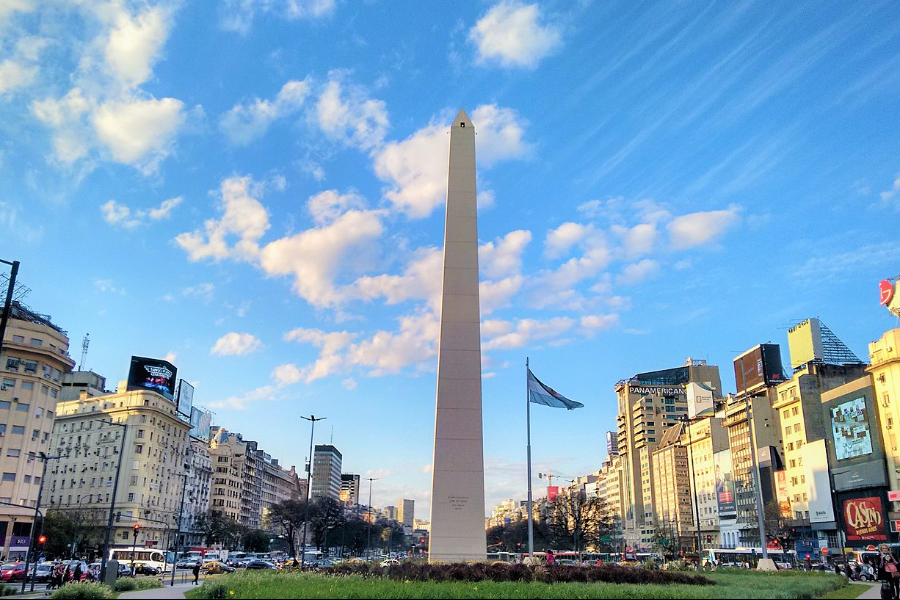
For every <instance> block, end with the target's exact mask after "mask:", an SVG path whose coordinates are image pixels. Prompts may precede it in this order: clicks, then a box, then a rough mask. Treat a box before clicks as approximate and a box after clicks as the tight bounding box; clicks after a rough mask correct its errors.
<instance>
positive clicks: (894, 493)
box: [888, 490, 900, 502]
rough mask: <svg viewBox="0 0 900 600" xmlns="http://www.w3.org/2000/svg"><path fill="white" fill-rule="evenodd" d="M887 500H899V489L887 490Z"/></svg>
mask: <svg viewBox="0 0 900 600" xmlns="http://www.w3.org/2000/svg"><path fill="white" fill-rule="evenodd" d="M888 502H900V490H890V491H888Z"/></svg>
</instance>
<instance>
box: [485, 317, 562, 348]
mask: <svg viewBox="0 0 900 600" xmlns="http://www.w3.org/2000/svg"><path fill="white" fill-rule="evenodd" d="M574 325H575V320H573V319H571V318H570V317H554V318H552V319H548V320H546V321H541V320H538V319H521V320H519V321H517V322H516V323H515V324H514V325H513V324H510V323H509V322H506V321H502V320H500V321H499V322H498V321H496V320H494V321H485V322H484V324H483V326H482V330H481V332H482V337H483V338H485V342H484V343H483V344H482V348H483V349H484V350H509V349H512V348H524V347H525V346H527V345H529V344H532V343H534V342H536V341H538V340H546V339H551V338H555V337H558V336H559V335H561V334H562V333H565V332H567V331H569V330H571V329H572V327H573V326H574ZM492 334H496V335H492Z"/></svg>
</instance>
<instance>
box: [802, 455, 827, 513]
mask: <svg viewBox="0 0 900 600" xmlns="http://www.w3.org/2000/svg"><path fill="white" fill-rule="evenodd" d="M800 456H801V457H802V458H803V469H804V470H805V474H806V483H807V486H808V488H809V522H810V523H832V522H834V499H833V496H832V493H831V476H830V474H829V472H828V450H827V449H826V448H825V440H816V441H814V442H809V443H808V444H803V448H802V449H801V450H800Z"/></svg>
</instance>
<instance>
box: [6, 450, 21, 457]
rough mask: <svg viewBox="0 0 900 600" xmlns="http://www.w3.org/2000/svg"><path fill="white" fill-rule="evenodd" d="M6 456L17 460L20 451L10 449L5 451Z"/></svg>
mask: <svg viewBox="0 0 900 600" xmlns="http://www.w3.org/2000/svg"><path fill="white" fill-rule="evenodd" d="M6 455H7V456H9V457H10V458H19V457H20V456H21V455H22V451H21V450H17V449H15V448H10V449H9V450H7V451H6Z"/></svg>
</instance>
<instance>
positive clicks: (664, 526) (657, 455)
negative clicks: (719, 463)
mask: <svg viewBox="0 0 900 600" xmlns="http://www.w3.org/2000/svg"><path fill="white" fill-rule="evenodd" d="M683 431H684V423H681V422H679V423H676V424H675V425H673V426H672V427H669V428H668V429H666V431H665V433H663V435H662V438H661V439H660V442H659V445H658V446H657V448H656V449H655V450H654V451H653V453H652V456H653V459H652V467H651V468H652V471H651V472H652V477H653V481H654V486H653V494H654V498H653V509H654V515H653V524H654V527H655V529H656V531H655V532H654V535H655V538H656V539H657V540H659V542H658V543H662V545H663V546H668V547H672V548H675V549H677V550H679V551H681V552H684V551H691V552H696V547H695V546H696V544H695V543H694V542H695V541H696V537H695V535H694V531H695V527H696V525H695V522H694V510H693V502H691V477H690V472H689V470H688V450H687V448H686V447H684V445H682V444H681V435H682V432H683Z"/></svg>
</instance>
